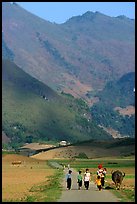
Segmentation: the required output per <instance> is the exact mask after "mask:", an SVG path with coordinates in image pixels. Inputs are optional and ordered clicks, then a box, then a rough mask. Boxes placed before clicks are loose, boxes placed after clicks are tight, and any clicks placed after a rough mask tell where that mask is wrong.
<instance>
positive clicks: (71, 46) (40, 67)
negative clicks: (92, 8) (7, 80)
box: [2, 4, 134, 99]
mask: <svg viewBox="0 0 137 204" xmlns="http://www.w3.org/2000/svg"><path fill="white" fill-rule="evenodd" d="M6 5H7V4H6ZM6 5H5V4H4V6H3V8H2V17H3V20H2V23H3V26H2V27H3V33H4V36H5V42H6V44H7V45H8V47H9V49H11V50H12V51H13V52H14V55H15V58H14V62H15V63H16V64H17V65H18V66H19V67H21V68H22V69H24V71H25V72H27V73H29V74H30V75H32V76H34V77H35V78H37V79H38V80H40V81H42V82H44V83H45V84H48V85H49V86H50V87H51V88H53V89H54V90H57V91H59V92H60V91H64V92H65V91H66V92H67V91H68V92H71V94H72V95H75V93H78V94H77V97H78V95H80V96H81V97H84V98H85V99H87V98H86V94H87V92H88V89H86V88H85V87H86V86H89V87H90V88H91V90H93V91H97V90H99V89H102V88H103V87H104V86H105V84H106V83H107V82H108V81H109V80H112V79H118V78H120V77H121V76H122V75H123V74H125V73H128V72H130V71H134V21H131V20H129V19H125V18H122V19H121V18H120V17H119V18H118V17H109V16H106V15H104V14H101V13H99V12H96V13H93V12H90V13H89V12H86V13H85V14H83V15H82V16H80V17H73V19H70V20H69V22H68V21H67V22H65V23H63V24H55V23H51V22H48V21H46V20H43V19H41V18H39V17H37V16H35V15H33V14H31V13H30V12H28V11H26V10H25V9H22V8H21V7H20V6H15V5H10V6H8V8H7V6H6ZM15 10H17V12H15ZM11 14H12V15H11ZM86 16H94V20H95V21H94V22H93V21H89V20H87V18H86ZM77 18H79V19H81V20H82V19H85V20H84V23H81V24H80V23H78V22H74V19H75V21H76V19H77ZM70 21H71V22H70ZM72 21H73V22H72ZM25 30H27V33H26V32H24V31H25ZM9 33H10V36H9ZM11 38H12V41H11V40H10V39H11ZM27 42H29V44H28V43H27ZM76 81H78V83H80V84H81V87H80V90H78V87H77V83H76Z"/></svg>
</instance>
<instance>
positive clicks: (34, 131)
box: [2, 60, 111, 149]
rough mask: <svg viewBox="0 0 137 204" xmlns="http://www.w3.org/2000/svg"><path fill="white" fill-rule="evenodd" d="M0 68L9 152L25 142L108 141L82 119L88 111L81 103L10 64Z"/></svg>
mask: <svg viewBox="0 0 137 204" xmlns="http://www.w3.org/2000/svg"><path fill="white" fill-rule="evenodd" d="M2 66H3V67H2V69H3V72H2V107H3V108H2V130H3V131H4V132H5V133H6V135H7V136H8V137H9V138H11V143H10V144H11V146H12V148H14V149H16V148H18V147H19V146H20V145H23V143H26V142H29V143H30V142H39V141H40V142H42V141H54V142H59V141H60V140H64V139H65V140H67V141H68V142H71V143H72V142H77V141H83V140H88V139H91V138H97V139H99V138H104V139H108V138H110V139H111V136H110V135H109V134H107V133H106V132H105V131H103V130H102V129H101V128H99V127H98V126H97V125H96V124H94V122H91V121H88V119H86V118H85V117H84V116H83V114H84V113H86V114H90V110H89V108H88V106H87V104H86V103H85V102H84V101H82V99H74V98H73V97H70V96H67V95H64V94H61V95H58V94H57V93H56V92H54V91H53V90H52V89H50V88H49V87H48V86H46V85H44V84H43V83H42V82H39V81H38V80H36V79H35V78H33V77H31V76H29V75H28V74H27V73H25V72H24V71H23V70H21V69H20V68H19V67H17V66H16V65H15V64H14V63H11V62H10V61H7V60H3V64H2ZM45 98H46V99H45Z"/></svg>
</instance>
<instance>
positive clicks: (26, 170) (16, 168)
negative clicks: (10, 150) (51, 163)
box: [2, 155, 54, 201]
mask: <svg viewBox="0 0 137 204" xmlns="http://www.w3.org/2000/svg"><path fill="white" fill-rule="evenodd" d="M15 160H20V161H22V164H21V165H12V161H15ZM53 174H54V169H50V168H49V167H48V166H47V163H46V162H45V161H41V160H36V159H32V158H28V157H25V156H20V155H5V156H3V158H2V200H3V201H4V200H6V201H10V200H21V199H22V198H24V197H26V196H27V195H30V193H29V190H30V189H31V188H32V186H33V185H36V184H37V185H39V184H40V183H43V182H45V183H47V182H48V179H47V178H48V176H50V175H53Z"/></svg>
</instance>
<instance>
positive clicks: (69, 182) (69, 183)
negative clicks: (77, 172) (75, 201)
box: [67, 178, 71, 190]
mask: <svg viewBox="0 0 137 204" xmlns="http://www.w3.org/2000/svg"><path fill="white" fill-rule="evenodd" d="M67 188H68V189H69V190H70V189H71V178H68V179H67Z"/></svg>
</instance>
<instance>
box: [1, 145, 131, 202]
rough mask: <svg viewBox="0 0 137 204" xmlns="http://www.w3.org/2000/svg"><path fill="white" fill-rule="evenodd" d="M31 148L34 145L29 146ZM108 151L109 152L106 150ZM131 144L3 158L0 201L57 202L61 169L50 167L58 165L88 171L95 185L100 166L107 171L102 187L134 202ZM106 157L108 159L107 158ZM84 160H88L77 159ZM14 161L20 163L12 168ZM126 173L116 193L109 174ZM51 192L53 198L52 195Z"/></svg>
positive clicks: (9, 155)
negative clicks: (100, 164)
mask: <svg viewBox="0 0 137 204" xmlns="http://www.w3.org/2000/svg"><path fill="white" fill-rule="evenodd" d="M32 147H33V145H32ZM108 147H109V148H108ZM134 149H135V148H134V144H132V143H131V144H129V145H128V146H126V145H125V146H124V145H120V146H119V145H118V144H117V143H115V144H114V143H113V144H111V148H110V143H109V146H108V144H107V143H106V142H105V144H104V143H101V142H97V143H94V144H92V145H91V144H89V145H88V144H87V143H86V144H85V145H84V144H81V145H79V146H75V145H74V146H67V147H61V148H57V149H52V150H48V151H46V152H41V153H39V154H36V155H33V156H31V157H26V156H22V155H17V154H3V156H2V201H4V202H5V201H33V202H34V201H35V202H38V201H41V202H47V201H56V200H57V198H58V197H59V195H60V194H61V185H60V180H61V177H62V176H63V174H62V169H61V170H59V169H54V168H53V167H51V166H49V163H50V162H52V163H54V162H57V163H59V164H61V165H62V166H64V165H65V166H67V165H68V163H69V164H70V167H71V168H75V169H76V170H77V171H78V170H80V169H81V170H82V173H83V172H84V171H85V169H86V168H89V170H90V172H91V173H92V177H91V180H92V181H95V179H96V171H97V166H98V164H99V163H102V164H103V166H104V167H106V168H107V175H106V183H105V187H108V188H109V189H110V190H111V191H112V192H113V193H116V194H117V196H118V197H120V198H122V199H123V201H125V202H130V201H132V202H134V200H135V156H134V155H132V154H131V153H132V152H133V151H134ZM108 155H109V157H108ZM80 156H81V157H85V156H86V157H87V158H80ZM13 161H22V163H21V164H20V165H12V162H13ZM117 169H119V170H121V171H122V172H125V177H124V179H123V182H122V185H121V190H119V191H116V190H115V186H114V183H113V182H112V179H111V171H112V170H117ZM53 192H54V194H53Z"/></svg>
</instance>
